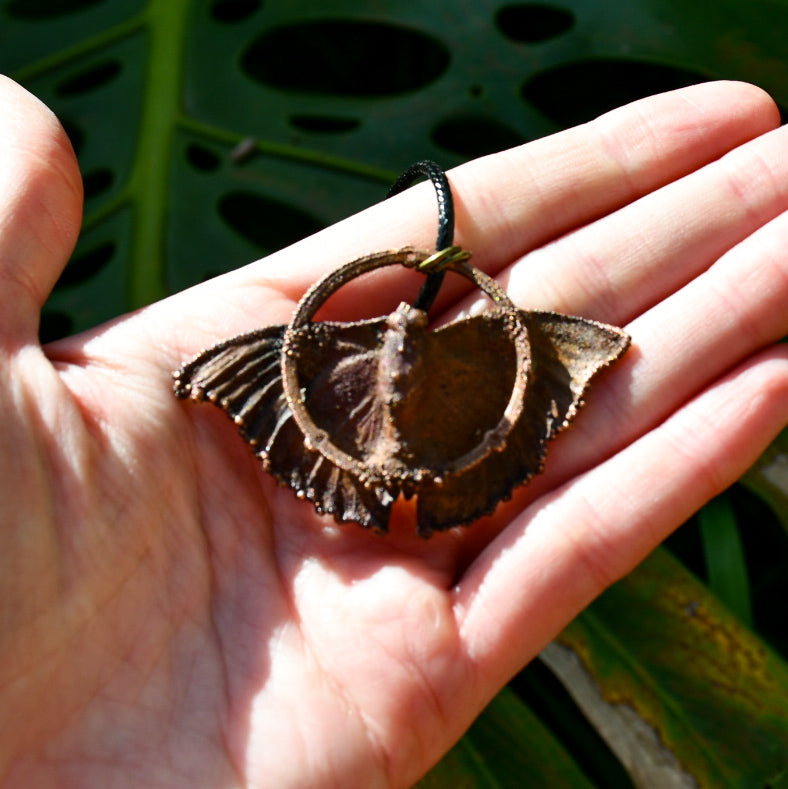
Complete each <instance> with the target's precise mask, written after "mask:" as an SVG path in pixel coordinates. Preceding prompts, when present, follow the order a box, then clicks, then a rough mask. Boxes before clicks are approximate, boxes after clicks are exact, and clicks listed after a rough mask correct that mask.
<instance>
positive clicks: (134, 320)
mask: <svg viewBox="0 0 788 789" xmlns="http://www.w3.org/2000/svg"><path fill="white" fill-rule="evenodd" d="M0 94H1V95H2V100H3V102H2V103H3V106H4V108H5V109H6V112H5V113H4V115H3V119H2V125H1V126H0V140H2V146H0V157H2V167H0V182H2V189H0V300H1V302H0V414H2V429H1V430H0V486H2V491H0V563H1V564H0V566H1V567H2V570H1V571H0V694H1V695H0V779H4V780H5V784H6V785H8V786H25V787H27V786H40V787H46V786H80V787H91V786H101V787H103V786H109V785H112V786H118V787H120V786H127V785H128V786H146V787H182V786H234V785H238V786H249V787H263V786H333V785H337V786H339V785H341V786H364V787H367V786H386V785H392V786H407V785H409V784H410V783H412V782H413V781H414V780H416V779H417V778H418V777H419V775H421V774H422V773H423V772H424V771H425V770H426V769H427V768H428V767H429V766H430V765H431V764H433V763H434V762H435V761H436V760H437V759H438V758H439V757H440V755H441V754H442V753H443V752H445V751H446V750H447V749H448V748H449V747H450V746H451V744H452V743H453V742H454V740H456V738H457V737H459V736H460V734H461V733H462V731H463V729H464V728H465V727H467V725H468V724H469V723H470V722H471V721H472V719H473V718H474V717H475V715H476V714H478V712H479V711H480V710H481V708H482V707H483V705H484V704H485V703H486V701H488V700H489V699H490V697H491V696H492V695H493V694H494V693H495V692H496V691H497V690H498V688H500V686H501V685H503V684H504V683H505V682H506V681H507V679H508V678H509V677H510V676H511V675H512V674H513V673H514V672H516V671H517V670H518V669H519V668H521V667H522V666H523V665H524V664H525V663H526V662H527V661H528V660H530V659H531V658H532V657H533V656H534V655H535V654H536V653H537V652H538V651H539V650H540V649H541V648H542V647H543V646H544V645H545V644H546V643H547V642H548V641H549V640H550V639H551V638H552V637H553V636H554V635H555V634H556V633H557V632H558V631H559V630H560V629H561V627H562V626H563V625H564V624H565V623H566V622H567V621H569V620H570V619H571V618H572V617H573V616H574V615H575V614H576V613H577V612H578V611H579V610H580V609H581V608H582V607H583V606H585V605H586V604H587V603H588V602H590V601H591V600H592V599H593V598H594V596H596V595H597V594H599V593H600V592H601V591H602V589H604V588H605V586H607V585H608V584H610V583H611V582H612V581H614V580H615V579H616V578H618V577H620V576H621V575H623V574H624V573H626V572H627V571H629V570H630V569H631V568H632V567H634V566H635V565H636V564H637V563H638V562H639V561H640V560H641V559H642V558H643V557H644V556H645V555H646V554H647V553H648V552H649V551H650V550H651V549H652V548H653V547H654V546H655V545H656V544H657V543H658V542H659V541H660V540H662V539H663V538H664V537H665V536H666V535H667V534H668V533H669V532H670V530H671V529H672V528H674V527H675V526H677V525H678V524H679V523H680V522H681V521H682V520H683V519H685V518H686V517H687V516H688V515H689V514H690V513H692V512H693V511H694V510H695V509H696V508H698V507H699V506H700V505H702V504H703V503H704V502H705V501H706V500H707V499H708V498H710V497H711V496H713V495H714V494H715V493H717V492H718V491H720V490H721V489H722V488H724V487H725V486H726V485H728V484H729V483H730V482H732V481H733V480H734V479H735V478H736V477H737V476H738V475H739V474H741V472H743V470H744V469H745V468H746V467H747V465H748V464H749V463H750V462H752V461H753V460H754V459H755V457H757V455H758V453H759V452H760V451H761V450H762V449H763V448H764V447H765V445H766V444H767V443H768V441H769V440H770V439H771V438H772V437H773V435H774V434H775V433H776V432H777V431H778V430H779V429H780V428H781V427H782V426H783V425H784V423H785V421H786V419H787V418H788V397H786V395H788V349H785V348H780V347H777V346H774V345H773V344H774V343H775V342H776V341H777V340H778V339H779V338H780V337H782V336H784V335H785V334H786V333H788V314H787V313H786V311H785V309H784V304H785V303H786V300H788V255H787V254H786V252H785V251H786V249H788V215H786V214H784V212H785V211H786V209H788V157H786V156H785V155H784V151H785V149H786V147H787V146H788V130H781V129H775V127H776V126H777V125H778V122H779V119H778V114H777V111H776V109H775V107H774V105H773V104H772V103H771V101H770V100H769V99H768V98H767V97H766V96H765V95H764V94H762V93H761V92H760V91H759V90H757V89H755V88H752V87H749V86H744V85H737V84H727V83H718V84H709V85H704V86H697V87H694V88H689V89H686V90H683V91H679V92H676V93H672V94H665V95H663V96H658V97H654V98H651V99H647V100H645V101H642V102H639V103H636V104H634V105H630V106H628V107H625V108H623V109H621V110H617V111H615V112H613V113H611V114H609V115H607V116H604V117H602V118H601V119H599V120H597V121H595V122H594V123H592V124H590V125H588V126H585V127H578V128H577V129H573V130H570V131H568V132H565V133H562V134H559V135H556V136H554V137H551V138H547V139H545V140H540V141H537V142H535V143H531V144H530V145H527V146H524V147H522V148H518V149H514V150H512V151H508V152H505V153H501V154H498V155H496V156H492V157H488V158H486V159H481V160H477V161H475V162H472V163H470V164H468V165H465V166H464V167H461V168H458V169H457V170H455V171H453V172H451V173H449V177H450V180H451V182H452V187H453V190H454V194H455V201H456V204H457V210H458V216H457V241H458V242H459V243H462V244H463V246H465V247H466V248H468V249H470V250H472V251H473V252H474V261H473V262H474V264H475V265H477V266H479V267H481V268H483V269H485V270H486V271H488V272H489V273H491V274H494V275H496V276H497V277H498V278H499V280H500V281H501V282H502V283H503V284H504V285H505V287H506V289H507V291H508V293H509V295H510V297H511V298H512V299H513V300H514V302H515V303H516V304H518V306H520V307H522V308H526V309H528V308H541V309H553V310H558V311H561V312H567V313H574V314H580V315H583V316H586V317H590V318H596V319H599V320H603V321H606V322H609V323H614V324H618V325H626V328H627V331H628V332H630V333H631V335H632V337H633V347H632V349H631V350H630V351H629V352H628V354H627V355H626V356H625V357H624V359H623V360H622V361H621V362H619V363H618V364H617V365H616V366H615V367H614V368H613V369H611V370H609V371H606V372H605V373H604V374H603V376H601V377H600V379H599V380H598V381H597V383H596V386H595V387H594V388H593V389H592V391H591V393H590V395H589V397H588V406H587V408H586V409H585V410H584V411H583V412H582V413H581V415H580V416H579V417H578V419H577V422H576V425H575V426H574V427H573V429H572V430H571V431H570V432H568V433H566V434H565V435H562V436H561V437H560V438H559V439H558V440H557V441H556V442H554V445H553V446H552V447H551V450H550V452H549V454H548V460H547V471H546V473H545V474H544V475H542V476H541V477H539V478H538V479H537V480H536V481H535V482H534V483H532V484H531V485H530V486H529V487H527V488H523V489H521V490H520V491H518V493H517V495H516V496H515V498H514V499H513V500H512V501H511V502H508V503H506V504H505V505H502V506H500V507H499V508H498V510H497V512H496V513H495V515H494V516H492V517H489V518H486V519H484V520H483V521H480V522H479V523H477V524H475V525H474V526H472V527H471V528H469V529H463V530H453V531H450V532H447V533H443V534H437V535H435V536H434V537H433V538H432V539H430V540H428V541H425V540H420V539H419V538H417V537H416V536H415V534H414V533H413V523H412V520H411V514H410V513H409V512H408V511H407V510H399V511H396V512H395V516H394V519H393V523H392V533H391V534H390V535H388V536H386V537H381V536H379V535H376V534H373V533H369V532H365V531H363V530H361V529H359V528H357V527H356V526H353V525H345V526H341V527H340V526H336V525H335V524H334V523H333V522H332V521H330V520H329V519H326V518H321V517H319V516H317V515H316V514H315V513H314V511H313V510H312V508H311V506H310V505H309V504H308V503H305V502H302V501H299V500H297V499H296V498H295V497H294V496H293V495H292V493H291V492H290V491H289V490H285V489H282V488H280V487H278V486H277V485H276V483H275V482H274V481H273V480H272V479H271V478H269V477H268V476H267V475H266V473H265V472H264V471H263V469H262V467H261V465H260V464H259V462H258V461H256V460H255V459H254V457H253V456H252V454H251V453H250V452H249V449H248V447H247V446H245V445H244V444H243V442H242V441H241V440H240V438H239V437H238V435H237V432H236V431H235V429H234V428H233V426H232V424H231V423H230V422H229V421H228V420H227V418H226V417H225V416H224V415H223V414H222V413H221V412H220V411H219V410H218V409H215V408H212V407H211V406H208V405H205V406H196V405H192V404H184V403H181V402H178V401H177V400H176V399H175V398H174V397H173V396H172V392H171V379H170V371H171V370H172V369H174V368H175V367H177V366H178V365H179V364H180V363H181V362H182V361H183V360H184V359H186V358H189V357H190V356H192V355H193V354H194V353H196V352H197V351H198V350H199V349H200V348H201V347H205V346H208V345H211V344H212V343H213V342H215V341H218V340H220V339H223V338H225V337H229V336H231V335H233V334H235V333H239V332H242V331H247V330H250V329H253V328H256V327H258V326H262V325H267V324H271V323H284V322H287V320H289V318H290V315H291V314H292V310H293V307H294V304H295V302H296V301H297V300H298V298H299V297H300V296H301V294H302V293H303V292H304V290H305V289H306V288H307V287H308V286H309V285H310V284H311V283H312V282H314V281H315V280H316V279H318V278H319V277H320V276H321V275H322V274H324V273H325V272H326V271H328V270H330V269H333V268H335V267H336V266H337V265H339V264H341V263H343V262H345V261H347V260H350V259H352V258H354V257H357V256H359V255H361V254H365V253H368V252H374V251H379V250H382V249H387V248H395V247H399V246H403V245H405V244H415V245H417V246H422V247H429V246H430V245H431V239H432V235H433V231H434V224H435V211H434V206H433V196H432V194H431V191H430V187H429V186H428V185H422V186H419V187H416V188H414V189H412V190H409V191H408V192H407V193H405V194H402V195H400V196H398V197H396V198H393V199H391V200H389V201H386V202H385V203H382V204H380V205H378V206H375V207H373V208H371V209H369V210H368V211H366V212H364V213H363V214H360V215H358V216H356V217H352V218H351V219H349V220H346V221H345V222H342V223H340V224H338V225H336V226H334V227H332V228H329V229H328V230H326V231H324V232H322V233H320V234H318V235H317V236H314V237H312V238H310V239H306V240H305V241H303V242H301V243H299V244H297V245H295V246H294V247H291V248H289V249H287V250H284V251H282V252H280V253H277V254H275V255H272V256H271V257H269V258H268V259H266V260H263V261H260V262H258V263H255V264H252V265H250V266H247V267H246V268H244V269H242V270H240V271H237V272H233V273H232V274H229V275H226V276H224V277H222V278H220V279H217V280H215V281H213V282H211V283H207V284H204V285H201V286H198V287H196V288H193V289H192V290H190V291H187V292H184V293H181V294H179V295H177V296H175V297H172V298H170V299H167V300H166V301H163V302H160V303H158V304H155V305H152V306H151V307H148V308H146V309H144V310H141V311H139V312H137V313H135V314H132V315H129V316H125V317H124V318H121V319H118V320H117V321H115V322H113V323H111V324H109V325H107V326H103V327H100V328H99V329H97V330H95V331H92V332H89V333H86V334H83V335H80V336H78V337H74V338H71V339H68V340H63V341H60V342H57V343H53V344H51V345H49V346H46V347H44V348H43V349H42V348H41V347H40V346H39V345H38V343H37V340H36V334H37V323H38V317H39V312H40V307H41V304H42V303H43V301H44V299H45V298H46V296H47V294H48V292H49V290H50V289H51V287H52V285H53V283H54V281H55V279H56V278H57V276H58V275H59V272H60V270H61V269H62V266H63V265H64V263H65V261H66V259H67V257H68V254H69V252H70V249H71V246H72V244H73V241H74V238H75V236H76V233H77V230H78V220H79V213H80V209H81V189H80V187H79V176H78V173H77V169H76V164H75V162H74V160H73V154H72V153H71V151H70V148H69V146H68V143H67V142H66V141H65V138H64V136H63V134H62V131H61V130H60V129H59V127H58V125H57V123H56V121H55V120H54V119H53V118H52V116H51V115H50V114H49V113H48V112H47V111H46V110H45V109H44V108H43V107H42V106H41V105H40V104H38V102H36V101H35V100H34V99H33V98H32V97H30V96H29V95H28V94H26V93H24V91H22V90H21V89H20V88H18V87H17V86H16V85H14V84H13V83H11V82H9V81H3V82H0ZM732 108H734V109H733V110H732ZM261 221H265V218H264V217H261ZM463 288H464V289H463ZM412 292H413V282H412V279H411V278H409V277H408V275H407V274H406V273H400V272H396V271H393V270H386V271H385V272H380V273H379V275H377V274H376V275H373V276H371V277H369V278H366V279H363V280H359V281H357V282H354V283H352V284H351V285H349V286H347V287H346V288H344V289H343V290H342V291H341V292H340V293H339V294H337V296H336V297H335V298H334V299H333V300H332V302H331V303H330V308H331V310H332V311H333V315H332V317H335V318H338V319H342V320H349V319H352V318H354V317H357V316H358V314H359V310H360V307H359V305H363V308H364V311H365V313H366V314H382V313H385V312H388V311H390V310H391V309H392V307H393V306H396V303H397V300H398V298H399V297H403V298H404V297H407V296H408V295H409V294H412ZM477 295H478V294H477ZM473 299H474V294H471V293H469V292H468V289H467V287H465V284H464V283H463V282H461V281H447V283H446V284H445V285H444V288H443V291H442V293H441V296H440V297H439V301H438V303H437V308H438V310H439V311H443V314H444V316H445V317H447V318H448V317H451V316H452V315H455V314H456V313H457V311H458V310H460V309H467V308H469V306H470V305H471V304H472V302H473Z"/></svg>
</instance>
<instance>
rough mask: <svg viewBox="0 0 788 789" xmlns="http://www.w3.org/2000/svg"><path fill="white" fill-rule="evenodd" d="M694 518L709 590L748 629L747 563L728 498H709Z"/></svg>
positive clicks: (750, 611) (749, 623)
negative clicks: (697, 523)
mask: <svg viewBox="0 0 788 789" xmlns="http://www.w3.org/2000/svg"><path fill="white" fill-rule="evenodd" d="M698 518H699V520H700V531H701V537H702V539H703V551H704V554H705V557H706V572H707V574H708V579H709V587H710V589H711V591H712V592H713V593H714V594H715V595H716V596H717V597H718V598H719V599H720V600H721V601H722V602H723V603H725V605H727V606H728V608H729V609H730V610H731V611H732V612H733V613H735V614H736V615H737V616H738V617H739V619H741V621H742V622H744V624H746V625H748V626H752V608H751V605H750V584H749V580H748V577H747V562H746V560H745V556H744V546H743V545H742V541H741V535H740V534H739V526H738V524H737V522H736V515H735V513H734V512H733V506H732V505H731V502H730V499H729V497H728V495H727V494H725V493H723V494H721V495H720V496H717V498H715V499H712V500H711V501H710V502H709V503H708V504H707V505H706V506H705V507H704V508H703V509H702V510H701V511H700V512H699V513H698Z"/></svg>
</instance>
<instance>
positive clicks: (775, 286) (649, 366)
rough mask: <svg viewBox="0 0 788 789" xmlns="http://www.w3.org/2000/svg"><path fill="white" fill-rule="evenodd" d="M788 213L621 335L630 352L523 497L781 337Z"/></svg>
mask: <svg viewBox="0 0 788 789" xmlns="http://www.w3.org/2000/svg"><path fill="white" fill-rule="evenodd" d="M786 247H788V213H785V214H781V215H780V216H778V217H777V218H776V219H774V220H772V221H771V222H770V223H768V224H767V225H765V226H764V227H763V228H761V229H759V230H758V231H757V232H756V233H754V234H752V235H751V236H749V237H748V238H747V239H745V241H743V242H742V243H741V244H739V245H738V246H736V247H735V248H733V249H732V250H730V251H729V252H728V253H726V254H725V255H724V256H723V257H722V258H721V259H720V260H719V261H718V262H717V263H715V264H714V265H713V266H712V267H711V268H709V269H708V270H707V271H705V272H703V274H701V275H700V276H698V277H697V278H696V279H695V280H693V281H692V282H690V283H689V284H688V285H686V286H685V287H684V288H682V289H681V290H679V291H678V292H677V293H675V294H674V295H673V296H671V297H670V298H668V299H666V300H664V301H663V302H661V303H660V304H659V305H657V306H656V307H654V308H653V309H652V310H649V311H648V312H646V313H645V314H643V315H642V316H641V317H640V318H638V319H637V320H636V321H634V322H633V323H632V324H630V325H629V326H628V327H627V330H628V331H629V332H630V333H631V335H632V338H633V347H632V349H631V350H630V351H629V352H628V353H627V355H626V356H625V357H624V358H623V359H622V360H621V361H620V362H619V363H618V364H617V365H616V366H615V367H614V368H612V369H611V370H610V371H609V373H608V374H606V375H605V376H604V377H603V378H602V379H601V380H600V381H599V382H598V384H597V386H596V387H595V388H594V389H593V390H592V391H591V392H590V394H589V397H588V401H589V408H588V409H587V411H586V412H584V413H582V414H581V415H580V416H579V417H578V419H577V422H576V423H575V424H574V425H573V428H572V430H570V431H568V432H567V433H566V434H565V435H563V436H561V437H560V439H559V440H558V442H556V445H555V446H554V447H553V448H552V450H551V454H550V455H549V456H548V464H547V471H546V473H545V474H544V476H543V478H540V479H538V480H537V481H536V482H535V483H534V484H533V485H532V486H531V490H530V491H529V498H530V497H532V496H537V495H539V493H540V492H543V491H545V490H548V489H550V488H552V487H553V486H555V485H556V484H560V483H561V482H562V481H564V480H566V479H568V478H569V477H571V476H572V475H574V474H577V473H578V472H580V471H582V470H584V469H586V468H589V467H590V466H592V465H594V464H595V463H597V462H599V460H600V459H602V458H604V457H607V456H609V455H610V454H611V453H612V452H614V451H616V450H618V449H620V448H621V447H623V446H625V445H626V444H627V443H629V442H630V441H632V440H634V439H636V438H637V437H638V436H640V435H642V434H643V433H644V432H646V431H647V430H650V429H651V428H653V427H654V426H655V425H657V424H658V423H659V422H660V421H661V420H663V419H664V418H665V417H666V416H667V415H668V414H670V413H671V412H672V411H674V410H675V409H676V408H678V407H679V406H680V405H681V404H682V403H684V402H685V401H686V400H688V399H689V398H691V397H692V396H694V395H695V394H696V393H697V392H698V391H700V390H701V389H703V388H705V387H706V386H708V385H710V384H711V383H712V382H713V381H714V380H715V379H717V378H718V377H720V376H721V375H723V374H724V373H725V372H726V371H727V370H730V369H732V368H733V367H734V366H736V365H737V364H739V363H741V362H743V361H744V360H745V359H746V358H747V357H749V356H751V355H752V354H754V353H756V352H757V351H758V350H759V349H761V348H764V347H766V346H768V345H769V344H771V343H774V342H777V341H778V340H780V339H781V338H782V337H784V336H785V334H786V333H788V316H787V315H786V312H785V309H784V305H785V303H786V301H788V262H787V261H786V258H785V249H786Z"/></svg>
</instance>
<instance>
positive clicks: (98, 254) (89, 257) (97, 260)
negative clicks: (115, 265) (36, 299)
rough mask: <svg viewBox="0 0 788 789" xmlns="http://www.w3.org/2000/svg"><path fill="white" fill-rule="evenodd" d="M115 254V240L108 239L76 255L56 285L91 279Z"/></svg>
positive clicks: (62, 285)
mask: <svg viewBox="0 0 788 789" xmlns="http://www.w3.org/2000/svg"><path fill="white" fill-rule="evenodd" d="M114 254H115V242H114V241H106V242H104V243H103V244H99V245H98V246H96V247H94V248H93V249H91V250H89V251H87V252H83V253H82V254H79V255H75V256H74V257H72V258H71V260H69V262H68V264H67V265H66V267H65V268H64V269H63V273H62V274H61V275H60V279H58V281H57V283H55V287H56V288H66V287H71V286H73V285H79V284H80V283H82V282H84V281H85V280H87V279H90V278H91V277H93V276H94V275H96V274H97V273H98V272H99V271H101V269H103V268H104V266H106V265H107V263H108V262H109V261H110V259H111V258H112V256H113V255H114Z"/></svg>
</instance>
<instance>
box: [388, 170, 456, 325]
mask: <svg viewBox="0 0 788 789" xmlns="http://www.w3.org/2000/svg"><path fill="white" fill-rule="evenodd" d="M424 177H426V178H429V179H430V181H432V185H433V186H434V187H435V196H436V197H437V198H438V238H437V240H436V241H435V250H436V251H437V252H440V251H441V250H443V249H447V248H448V247H450V246H451V245H452V242H453V240H454V200H453V199H452V195H451V186H449V179H448V178H447V177H446V173H445V171H444V170H443V168H442V167H441V166H440V165H438V164H436V163H435V162H432V161H429V160H428V159H424V160H423V161H420V162H416V163H415V164H412V165H411V166H410V167H408V169H407V170H405V172H404V173H402V175H400V177H399V178H397V180H396V181H395V182H394V184H393V185H392V187H391V189H389V192H388V194H387V195H386V197H387V198H389V197H393V196H394V195H396V194H399V193H400V192H402V191H403V190H405V189H407V188H408V187H409V186H411V185H412V184H413V183H414V182H415V181H416V180H417V179H418V178H424ZM444 274H445V271H442V270H436V271H430V272H429V273H428V274H427V279H426V280H425V281H424V284H423V285H422V286H421V290H420V291H419V295H418V296H417V297H416V301H415V302H414V303H413V306H414V307H415V308H416V309H418V310H423V311H424V312H428V311H429V309H430V307H431V306H432V303H433V302H434V301H435V297H436V296H437V295H438V291H439V290H440V287H441V284H442V283H443V277H444Z"/></svg>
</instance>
